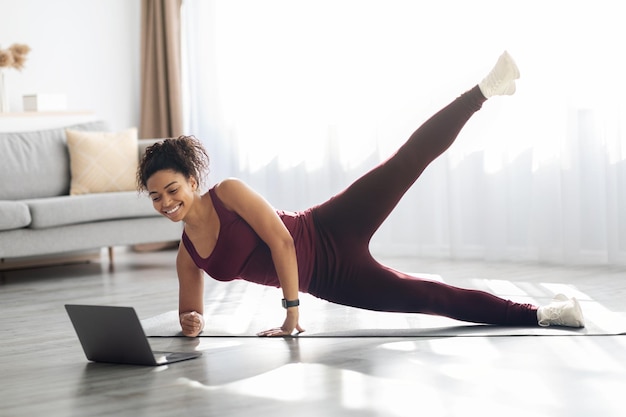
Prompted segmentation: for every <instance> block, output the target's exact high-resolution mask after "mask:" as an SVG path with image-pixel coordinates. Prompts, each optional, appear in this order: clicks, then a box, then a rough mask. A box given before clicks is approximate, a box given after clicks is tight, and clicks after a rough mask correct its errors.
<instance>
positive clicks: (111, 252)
mask: <svg viewBox="0 0 626 417" xmlns="http://www.w3.org/2000/svg"><path fill="white" fill-rule="evenodd" d="M108 249H109V269H113V246H109V247H108Z"/></svg>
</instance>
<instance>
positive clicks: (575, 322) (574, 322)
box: [537, 294, 585, 327]
mask: <svg viewBox="0 0 626 417" xmlns="http://www.w3.org/2000/svg"><path fill="white" fill-rule="evenodd" d="M537 320H538V321H539V325H540V326H542V327H548V326H566V327H585V319H584V318H583V312H582V310H581V308H580V304H578V300H577V299H576V298H574V297H572V298H567V297H566V296H565V295H563V294H558V295H556V296H555V297H554V300H552V302H551V303H550V304H548V305H547V306H545V307H539V309H538V310H537Z"/></svg>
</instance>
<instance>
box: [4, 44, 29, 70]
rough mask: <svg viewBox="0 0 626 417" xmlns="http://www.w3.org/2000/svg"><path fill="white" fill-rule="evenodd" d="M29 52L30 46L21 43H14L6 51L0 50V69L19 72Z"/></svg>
mask: <svg viewBox="0 0 626 417" xmlns="http://www.w3.org/2000/svg"><path fill="white" fill-rule="evenodd" d="M29 52H30V46H28V45H25V44H22V43H14V44H13V45H11V46H9V47H8V48H7V49H0V68H15V69H16V70H18V71H21V70H22V68H24V63H25V62H26V55H28V53H29Z"/></svg>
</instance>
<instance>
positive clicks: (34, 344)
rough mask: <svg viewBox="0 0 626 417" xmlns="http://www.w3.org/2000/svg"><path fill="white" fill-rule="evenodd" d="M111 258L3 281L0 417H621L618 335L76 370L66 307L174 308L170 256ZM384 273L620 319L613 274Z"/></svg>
mask: <svg viewBox="0 0 626 417" xmlns="http://www.w3.org/2000/svg"><path fill="white" fill-rule="evenodd" d="M121 252H122V253H116V262H117V264H116V267H115V270H114V271H109V269H108V264H107V263H106V261H105V260H103V261H102V263H91V264H82V265H69V266H55V267H48V268H38V269H31V270H21V271H9V272H3V273H2V275H1V278H0V310H1V314H0V329H2V337H1V338H0V381H1V388H0V416H3V417H9V416H10V417H18V416H95V415H97V416H108V415H111V416H157V417H158V416H179V415H185V416H251V415H258V416H272V417H281V416H290V417H291V416H294V415H295V416H309V415H310V416H335V415H337V416H339V415H341V416H417V415H425V416H429V417H431V416H479V415H480V416H495V415H503V416H507V417H511V416H529V415H531V416H535V417H536V416H551V417H553V416H567V417H576V416H585V417H587V416H603V417H607V416H622V417H623V416H624V415H626V401H624V393H625V392H626V336H575V337H563V336H553V337H448V338H441V337H440V338H427V337H420V338H389V337H386V338H384V337H381V338H376V337H370V338H336V339H333V338H308V339H304V338H301V339H297V338H293V339H282V338H280V339H261V338H254V337H247V338H242V337H239V338H236V337H232V338H226V337H224V338H201V339H187V338H155V339H150V342H151V344H152V346H153V348H154V349H156V350H184V351H191V350H196V349H197V350H200V351H202V352H203V356H202V357H201V358H199V359H195V360H191V361H187V362H180V363H176V364H172V365H169V366H162V367H156V368H151V367H134V366H121V365H105V364H95V363H89V362H87V360H86V359H85V357H84V354H83V352H82V350H81V348H80V345H79V343H78V340H77V338H76V335H75V333H74V330H73V328H72V326H71V324H70V322H69V319H68V317H67V315H66V313H65V311H64V308H63V305H64V304H65V303H84V304H107V305H129V306H133V307H135V309H136V310H137V312H138V314H139V316H140V318H142V319H143V318H148V317H151V316H154V315H156V314H159V313H163V312H165V311H168V310H172V309H175V308H176V306H177V283H176V278H175V271H174V268H173V260H174V252H172V251H164V252H155V253H141V254H139V253H133V252H125V251H121ZM386 263H387V264H390V265H391V266H394V267H397V268H400V269H402V270H405V271H414V272H415V271H419V272H430V273H434V274H440V275H442V276H443V277H444V278H445V279H446V280H450V281H454V279H455V278H461V277H468V276H472V277H482V278H491V279H496V278H497V279H512V280H517V281H520V280H524V281H527V282H550V283H563V284H568V285H571V286H573V287H575V288H576V289H577V290H579V291H582V292H584V293H585V294H587V295H588V296H589V297H591V298H592V299H593V300H595V301H596V302H598V303H600V304H601V305H602V306H603V307H605V308H607V309H608V310H610V311H615V312H624V311H626V270H625V269H621V268H605V267H597V268H559V267H549V266H538V265H527V264H523V265H520V264H488V263H471V262H442V261H429V260H409V259H388V260H386ZM207 291H210V285H209V286H208V288H207ZM306 320H312V318H307V317H303V321H304V322H303V323H302V324H303V325H304V326H305V325H306V324H305V323H306ZM276 324H277V325H279V324H280V323H276ZM259 330H262V329H259Z"/></svg>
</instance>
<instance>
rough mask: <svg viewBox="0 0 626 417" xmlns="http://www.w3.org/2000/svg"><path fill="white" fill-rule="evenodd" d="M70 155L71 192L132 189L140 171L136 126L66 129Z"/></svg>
mask: <svg viewBox="0 0 626 417" xmlns="http://www.w3.org/2000/svg"><path fill="white" fill-rule="evenodd" d="M65 133H66V135H67V147H68V150H69V154H70V171H71V183H70V195H78V194H89V193H106V192H113V191H131V190H134V189H135V175H136V171H137V164H138V157H137V129H136V128H131V129H127V130H124V131H122V132H85V131H80V130H70V129H67V130H66V131H65Z"/></svg>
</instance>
